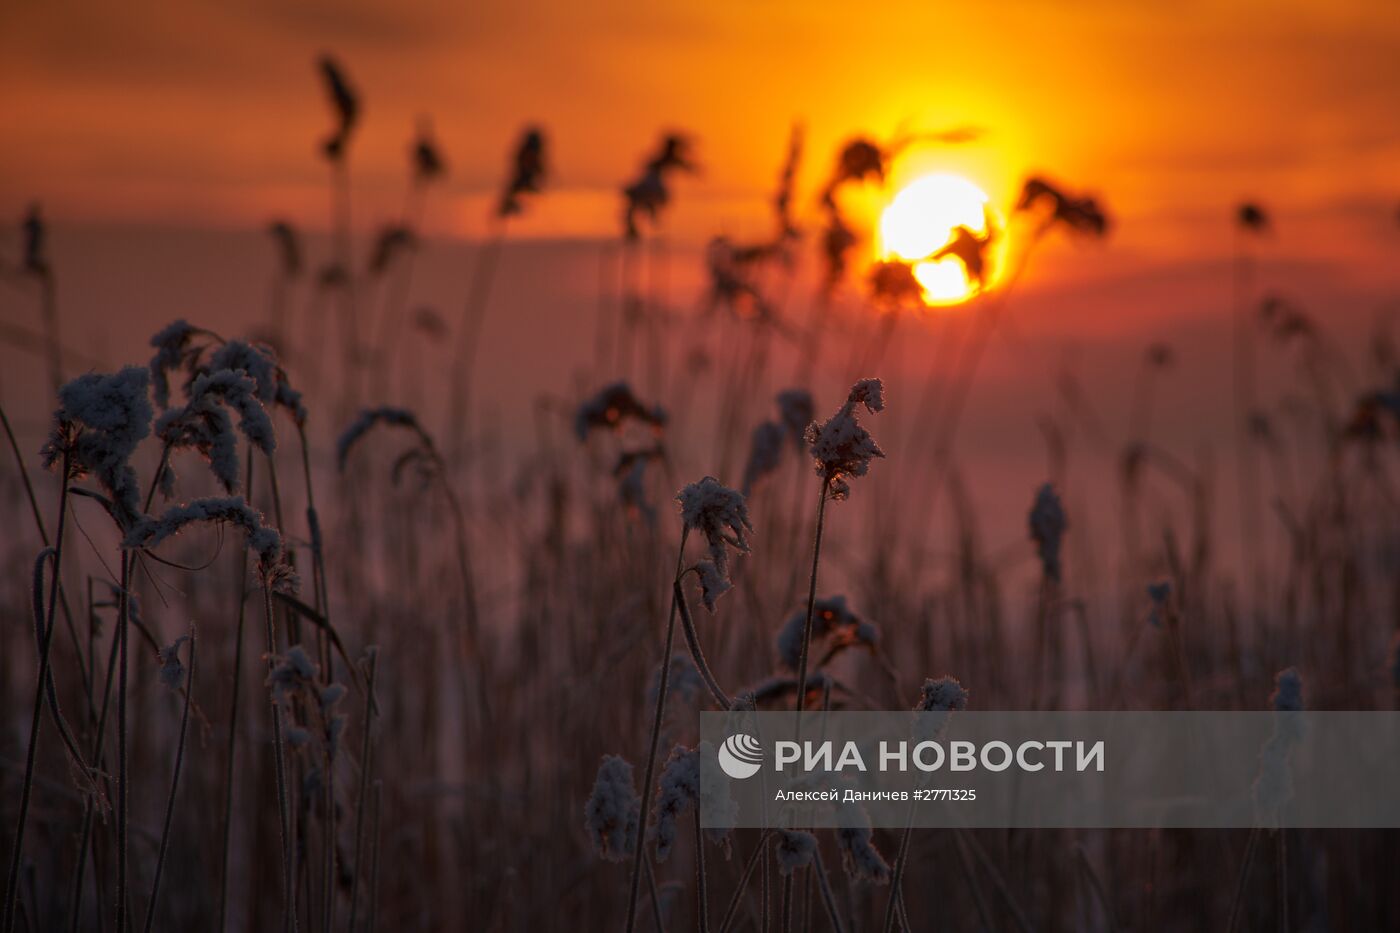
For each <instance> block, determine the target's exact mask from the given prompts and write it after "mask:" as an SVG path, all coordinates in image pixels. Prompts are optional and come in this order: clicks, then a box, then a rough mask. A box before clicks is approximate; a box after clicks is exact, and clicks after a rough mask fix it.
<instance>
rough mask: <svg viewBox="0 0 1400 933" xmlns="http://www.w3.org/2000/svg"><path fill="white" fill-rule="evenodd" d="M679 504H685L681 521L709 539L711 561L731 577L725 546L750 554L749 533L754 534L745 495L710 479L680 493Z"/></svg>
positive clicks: (690, 485) (692, 484)
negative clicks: (747, 536) (747, 535)
mask: <svg viewBox="0 0 1400 933" xmlns="http://www.w3.org/2000/svg"><path fill="white" fill-rule="evenodd" d="M676 501H677V502H679V503H680V504H681V521H682V522H683V523H684V525H685V527H686V529H687V530H690V531H698V532H699V533H700V534H701V535H703V536H704V537H705V541H706V543H707V544H708V545H709V551H710V560H712V561H714V563H715V567H716V568H717V569H718V570H719V571H720V572H721V573H723V574H725V575H726V576H727V575H728V572H729V555H728V552H727V550H726V548H725V545H728V546H729V547H732V548H734V549H735V550H737V551H743V552H745V553H747V552H748V550H749V543H748V539H747V538H746V537H745V534H747V533H749V532H752V531H753V525H751V524H750V523H749V508H748V505H747V503H746V502H745V500H744V494H743V493H741V492H739V491H738V490H736V489H730V488H729V487H728V486H725V485H723V484H721V483H720V482H719V480H717V479H715V478H714V477H713V476H707V477H705V478H704V479H702V480H700V482H698V483H690V484H689V485H687V486H686V487H685V488H683V489H682V490H681V491H680V492H678V493H676Z"/></svg>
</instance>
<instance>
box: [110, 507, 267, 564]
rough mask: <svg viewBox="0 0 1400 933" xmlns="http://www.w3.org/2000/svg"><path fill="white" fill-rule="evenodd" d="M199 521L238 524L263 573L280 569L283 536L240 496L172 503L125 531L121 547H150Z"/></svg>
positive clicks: (144, 517)
mask: <svg viewBox="0 0 1400 933" xmlns="http://www.w3.org/2000/svg"><path fill="white" fill-rule="evenodd" d="M199 522H224V523H227V524H230V525H237V526H238V527H239V528H242V529H243V531H244V533H245V534H246V535H247V539H248V547H250V548H251V549H252V550H253V551H254V553H256V554H257V555H258V563H259V566H260V568H261V569H262V571H263V572H264V573H272V572H275V571H277V570H279V569H280V565H281V561H282V536H281V535H279V534H278V533H277V529H275V528H270V527H268V526H267V525H264V524H263V517H262V513H260V512H258V511H257V510H256V509H254V508H252V507H251V506H249V505H248V503H247V502H245V501H244V500H243V497H242V496H232V497H229V498H225V499H195V500H193V501H192V502H189V503H187V504H185V505H177V506H173V507H171V508H169V509H167V510H166V511H165V514H163V515H162V516H161V517H160V518H158V519H156V518H152V517H150V516H143V517H142V518H141V519H140V520H139V521H137V522H136V523H135V524H134V525H133V526H132V527H131V530H130V531H128V532H127V535H126V538H125V539H124V540H123V541H122V546H123V547H127V548H153V547H156V546H157V545H159V544H160V543H161V542H162V541H164V540H166V539H167V538H171V537H174V536H175V535H177V534H179V533H180V532H181V531H183V530H184V529H185V527H186V526H187V525H193V524H196V523H199Z"/></svg>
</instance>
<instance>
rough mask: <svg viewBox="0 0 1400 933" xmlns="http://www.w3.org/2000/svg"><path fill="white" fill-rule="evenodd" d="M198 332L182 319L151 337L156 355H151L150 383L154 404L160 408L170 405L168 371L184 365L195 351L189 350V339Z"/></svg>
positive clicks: (197, 329)
mask: <svg viewBox="0 0 1400 933" xmlns="http://www.w3.org/2000/svg"><path fill="white" fill-rule="evenodd" d="M198 333H200V330H199V328H197V327H194V326H192V325H190V324H189V323H188V322H186V321H185V320H184V319H179V320H175V321H172V322H171V323H169V324H167V325H166V326H165V327H163V328H161V329H160V330H159V331H157V332H156V334H155V336H154V337H152V338H151V346H153V347H155V348H156V355H155V356H153V357H151V364H150V369H151V385H152V387H153V390H154V393H155V399H156V404H157V405H159V406H160V407H161V408H166V407H168V406H169V405H170V372H171V371H172V370H175V369H179V368H180V367H181V366H184V365H186V363H187V362H189V361H190V360H191V359H192V358H193V357H194V356H195V355H196V353H197V351H191V350H190V340H191V338H192V337H194V336H195V335H196V334H198Z"/></svg>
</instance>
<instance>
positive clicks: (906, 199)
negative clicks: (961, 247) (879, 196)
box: [880, 174, 1003, 305]
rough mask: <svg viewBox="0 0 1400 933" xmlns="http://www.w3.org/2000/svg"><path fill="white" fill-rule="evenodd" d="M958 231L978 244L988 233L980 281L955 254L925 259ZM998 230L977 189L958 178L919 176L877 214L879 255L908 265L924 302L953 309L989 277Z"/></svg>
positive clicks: (993, 270)
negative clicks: (988, 240) (988, 238)
mask: <svg viewBox="0 0 1400 933" xmlns="http://www.w3.org/2000/svg"><path fill="white" fill-rule="evenodd" d="M989 224H990V228H989ZM958 227H965V228H967V232H969V233H971V234H972V235H973V236H974V237H975V238H976V239H979V240H980V239H983V238H985V237H986V236H987V235H988V234H989V233H990V234H991V235H992V240H991V241H990V242H989V243H988V244H987V246H986V247H985V248H983V249H982V250H981V252H982V255H983V257H984V258H985V262H986V264H987V268H986V269H985V270H984V273H983V278H982V281H980V282H979V281H978V279H977V276H976V275H974V274H971V273H970V271H969V269H968V267H967V263H965V262H964V261H963V260H962V259H960V258H959V257H958V256H956V255H947V256H943V257H941V258H938V259H933V258H931V257H932V256H933V254H935V253H937V252H939V251H940V250H941V249H943V248H944V247H945V246H948V245H950V244H951V243H952V242H953V240H954V238H955V234H956V232H957V228H958ZM1002 232H1003V231H1001V230H1000V229H999V225H998V224H997V222H996V217H995V215H994V212H993V211H992V209H991V207H990V205H989V203H988V198H987V195H986V194H985V193H984V192H983V191H982V189H981V188H978V187H977V186H976V185H974V184H973V183H972V182H970V181H968V180H967V179H966V178H963V177H961V176H959V175H948V174H937V175H925V176H923V177H921V178H918V179H916V180H914V181H912V182H910V183H909V184H908V185H906V186H905V187H904V188H903V189H901V190H900V192H899V193H898V194H896V195H895V196H894V200H892V201H890V203H889V206H887V207H886V208H885V210H884V212H883V213H882V214H881V215H880V253H881V258H883V259H901V260H903V261H905V262H911V263H913V264H914V278H915V279H916V280H917V281H918V283H919V285H920V286H922V287H923V290H924V301H925V302H926V303H928V304H930V305H955V304H960V303H962V302H964V301H967V300H968V299H969V298H972V297H974V296H975V295H977V294H978V293H980V292H981V291H982V290H983V289H984V288H986V287H987V286H988V285H990V284H991V283H992V281H993V280H994V279H995V277H996V273H997V268H996V267H997V259H998V258H999V254H1000V252H1001V249H1000V247H1001V245H1002V244H1001V242H1000V240H1001V239H1002V236H1001V234H1002Z"/></svg>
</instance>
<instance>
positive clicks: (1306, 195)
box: [0, 0, 1400, 252]
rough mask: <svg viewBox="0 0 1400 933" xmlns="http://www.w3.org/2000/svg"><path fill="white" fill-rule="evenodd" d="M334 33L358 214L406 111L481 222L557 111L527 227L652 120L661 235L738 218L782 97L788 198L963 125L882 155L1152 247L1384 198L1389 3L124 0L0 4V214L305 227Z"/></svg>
mask: <svg viewBox="0 0 1400 933" xmlns="http://www.w3.org/2000/svg"><path fill="white" fill-rule="evenodd" d="M327 50H330V51H334V52H335V53H336V54H337V55H338V56H339V57H340V58H341V60H342V61H343V62H344V64H345V66H346V68H347V70H348V71H349V73H350V75H351V78H352V80H353V81H354V82H355V84H356V85H357V86H358V88H359V90H360V92H361V94H362V96H363V99H364V107H365V113H364V119H363V122H362V125H361V127H360V131H359V133H358V136H357V138H356V139H355V141H354V144H353V150H352V166H353V171H354V173H355V185H356V197H357V199H358V202H359V204H361V205H362V214H361V216H373V215H374V214H375V213H376V212H377V211H382V212H388V211H391V210H393V209H394V207H395V206H396V205H397V204H398V202H399V199H400V198H401V197H402V190H403V172H404V167H405V147H406V144H407V142H408V139H409V137H410V134H411V133H412V130H413V127H414V125H415V122H416V120H417V118H418V117H419V116H420V115H427V116H430V117H431V118H432V120H433V122H434V125H435V127H436V133H437V136H438V138H439V140H440V142H441V145H442V148H443V149H444V151H445V153H446V154H447V157H448V158H449V160H450V165H451V175H450V177H449V179H448V181H447V183H446V184H445V186H444V190H443V192H442V196H441V197H440V199H439V200H438V202H437V203H436V205H435V206H434V207H433V208H432V209H431V210H430V214H429V219H428V221H427V225H428V226H429V228H430V229H432V230H434V231H435V232H439V233H447V234H467V235H470V234H472V233H474V232H477V231H479V230H480V228H481V226H482V216H483V215H484V213H485V204H486V201H487V199H488V198H489V197H490V196H491V192H492V191H493V189H494V188H495V187H496V185H497V184H498V183H499V179H500V177H501V175H502V173H503V167H504V160H505V154H506V152H507V150H508V148H509V147H510V145H511V143H512V140H513V138H514V136H515V134H516V132H517V130H518V128H519V126H520V125H521V124H522V123H523V122H525V121H527V120H537V121H540V122H542V123H543V124H544V125H545V126H546V127H547V128H548V129H549V131H550V134H551V142H552V147H553V157H552V160H551V161H552V163H553V168H554V173H553V178H552V190H551V193H550V196H549V197H548V198H547V199H545V200H543V201H541V202H540V204H539V206H538V209H537V210H535V211H533V212H532V215H531V216H530V217H529V218H528V219H527V220H526V221H525V222H523V223H521V224H519V225H518V226H517V232H518V233H520V234H522V235H534V236H580V235H596V234H608V233H612V232H613V231H614V230H615V229H616V215H617V196H616V190H617V187H618V185H619V184H620V183H621V182H623V181H625V180H626V179H627V177H628V176H629V175H631V174H632V173H633V172H634V170H635V167H636V165H637V163H638V160H639V159H640V157H641V156H642V154H643V152H644V150H645V149H647V148H649V147H650V146H651V145H652V142H653V140H654V138H655V135H656V132H657V130H658V129H659V128H661V127H666V126H673V127H678V128H684V129H687V130H690V131H693V132H694V133H695V134H696V135H697V137H698V138H699V141H700V156H701V158H702V160H703V163H704V167H705V172H704V175H703V177H702V178H701V179H699V180H698V181H694V182H683V183H682V185H683V187H682V194H681V197H680V199H679V204H678V206H677V210H676V211H675V212H674V214H673V216H672V218H671V222H670V230H671V232H672V234H673V235H674V236H677V237H680V238H691V239H694V240H697V241H698V240H702V239H703V238H705V237H707V236H709V235H710V234H711V233H713V232H716V231H720V230H724V231H729V232H733V233H743V232H745V231H747V230H749V229H751V228H753V229H757V228H758V227H759V226H760V225H762V224H765V223H766V217H765V215H764V211H765V197H766V195H767V192H768V191H769V190H770V189H771V186H772V184H773V178H774V173H775V171H776V167H777V165H778V163H779V161H780V159H781V155H782V151H783V146H784V142H785V139H786V135H787V132H788V127H789V125H790V123H791V122H792V121H793V120H797V119H800V120H802V121H804V122H805V124H806V126H807V128H808V138H809V149H808V158H807V162H806V164H805V165H804V167H803V173H802V176H801V179H800V180H801V182H802V184H803V187H804V188H805V189H807V190H809V191H810V190H812V189H815V188H816V186H818V185H819V184H820V181H821V178H822V176H823V175H824V173H825V172H826V171H827V169H828V167H829V165H830V161H831V158H832V155H833V153H834V151H835V149H836V146H837V145H838V144H839V143H840V141H841V140H843V139H844V138H845V137H847V136H848V135H850V134H852V133H855V132H868V133H872V134H875V135H877V136H885V137H888V136H890V135H892V134H893V133H894V131H895V130H896V128H897V127H898V126H900V125H901V124H903V125H906V126H908V127H910V128H911V129H915V130H918V129H938V128H947V127H951V126H961V125H975V126H978V127H982V128H984V129H985V130H986V134H985V136H984V137H983V138H982V139H981V140H980V141H978V142H977V143H974V144H972V145H969V146H966V147H963V148H961V149H958V150H941V151H937V150H934V151H930V150H924V151H915V152H913V153H911V154H910V156H909V157H908V158H907V159H905V160H903V161H902V162H901V164H900V166H899V167H898V170H899V172H901V173H904V174H909V173H915V172H917V171H919V170H921V169H922V168H924V167H925V165H934V166H937V167H940V168H944V169H951V170H954V171H959V172H962V173H964V174H966V175H967V176H968V177H970V178H972V179H973V180H974V181H976V182H977V183H978V184H980V185H981V186H982V187H983V188H984V189H985V190H987V191H988V192H989V193H990V194H991V195H992V197H993V199H994V200H995V201H997V202H999V203H1005V202H1007V201H1008V200H1009V199H1011V198H1012V197H1014V194H1015V191H1016V187H1017V185H1018V184H1019V182H1020V180H1021V179H1022V178H1023V177H1024V176H1025V175H1026V173H1027V172H1029V171H1035V170H1040V171H1047V172H1050V173H1051V174H1052V175H1054V176H1056V177H1059V178H1062V179H1064V180H1065V181H1066V182H1068V183H1070V184H1072V185H1075V186H1078V187H1081V188H1086V189H1089V190H1093V191H1095V192H1098V193H1100V194H1101V195H1103V196H1104V197H1105V198H1106V200H1107V201H1108V202H1109V203H1110V205H1111V207H1112V210H1113V212H1114V214H1115V215H1116V216H1118V217H1119V218H1122V219H1124V220H1127V221H1152V222H1153V223H1151V224H1148V223H1142V224H1135V223H1129V224H1127V225H1126V227H1125V228H1124V229H1126V230H1127V231H1128V232H1127V234H1126V235H1127V236H1129V237H1130V240H1129V242H1131V243H1133V244H1134V245H1140V246H1141V247H1142V248H1143V249H1145V250H1148V251H1149V252H1150V251H1171V250H1187V251H1190V250H1192V249H1193V248H1194V246H1193V236H1194V234H1193V233H1192V226H1191V225H1192V224H1193V223H1194V221H1195V219H1196V218H1198V217H1201V216H1210V215H1211V214H1215V215H1217V216H1218V215H1219V213H1220V212H1222V211H1228V209H1229V207H1230V205H1232V204H1233V203H1234V202H1235V201H1237V200H1238V199H1240V198H1242V197H1253V198H1258V199H1260V200H1263V201H1265V202H1267V203H1269V204H1270V205H1271V206H1272V207H1273V208H1274V210H1275V211H1277V212H1279V213H1280V214H1289V213H1292V214H1296V215H1298V216H1308V217H1316V216H1319V215H1341V214H1354V215H1358V216H1359V217H1361V218H1362V219H1363V221H1364V222H1365V223H1369V224H1375V223H1378V222H1383V220H1384V219H1385V218H1387V217H1390V218H1393V214H1394V211H1395V206H1396V203H1397V201H1400V179H1397V171H1396V166H1397V165H1400V122H1398V121H1397V119H1396V118H1397V107H1396V100H1397V97H1400V7H1397V6H1396V5H1395V4H1394V3H1393V2H1389V0H1339V2H1329V3H1317V2H1312V0H1267V2H1265V0H1242V2H1232V3H1206V2H1199V0H1173V2H1162V0H1145V2H1136V3H1121V2H1108V0H1062V2H1040V0H1014V2H999V3H984V4H952V3H931V2H925V0H920V2H888V3H881V4H865V5H862V4H851V3H830V2H826V0H814V2H805V3H800V4H797V3H792V4H786V3H784V4H780V3H771V2H765V0H749V2H732V0H717V2H708V3H690V4H679V3H664V2H663V3H651V4H630V3H619V2H616V0H591V2H588V3H574V2H562V0H550V2H538V0H527V2H521V3H512V4H452V5H449V4H414V3H396V4H383V3H368V2H363V0H348V2H346V0H341V2H328V0H317V2H311V3H305V2H303V3H281V2H267V0H255V2H249V3H242V4H213V3H207V2H203V0H194V2H188V3H153V2H148V0H135V2H130V3H123V4H73V3H67V2H54V3H45V4H37V3H19V4H7V5H6V7H5V9H4V11H3V12H0V86H3V88H4V93H3V94H0V128H2V129H3V138H4V140H5V143H4V145H3V146H0V210H3V211H4V212H5V213H7V214H10V215H15V216H17V215H18V214H19V212H20V211H22V209H23V207H24V205H26V204H27V203H28V202H29V201H30V200H31V199H32V198H36V197H37V198H40V199H42V201H43V203H44V204H45V206H46V208H47V209H48V212H49V214H50V215H51V216H52V217H53V218H54V219H55V221H56V222H68V223H86V222H91V221H100V222H104V223H110V222H116V223H128V222H137V223H156V224H159V225H161V226H176V227H191V226H192V227H214V228H228V227H235V228H237V227H260V226H261V225H262V224H263V223H264V222H265V221H266V219H267V217H268V216H269V215H271V214H274V213H275V214H281V215H287V216H290V217H292V218H293V219H295V220H297V221H299V222H300V223H302V224H304V225H306V226H308V227H315V226H317V225H318V224H323V219H324V215H325V201H326V198H325V190H324V185H325V171H324V164H323V163H322V162H320V161H319V160H318V159H317V158H316V156H315V144H316V141H317V140H318V139H319V138H320V137H321V136H322V134H323V133H324V132H325V130H326V129H327V127H328V126H329V116H328V113H327V108H326V104H325V100H324V98H323V91H322V88H321V86H320V84H319V81H318V78H317V75H316V74H315V73H314V71H313V67H312V62H313V59H314V57H315V56H316V55H317V54H318V53H320V52H322V51H327ZM808 204H809V205H810V202H808ZM1361 226H1364V224H1363V225H1361ZM1361 226H1357V229H1360V228H1361ZM1349 229H1350V228H1349ZM1363 239H1364V237H1363ZM1348 248H1349V247H1348Z"/></svg>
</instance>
